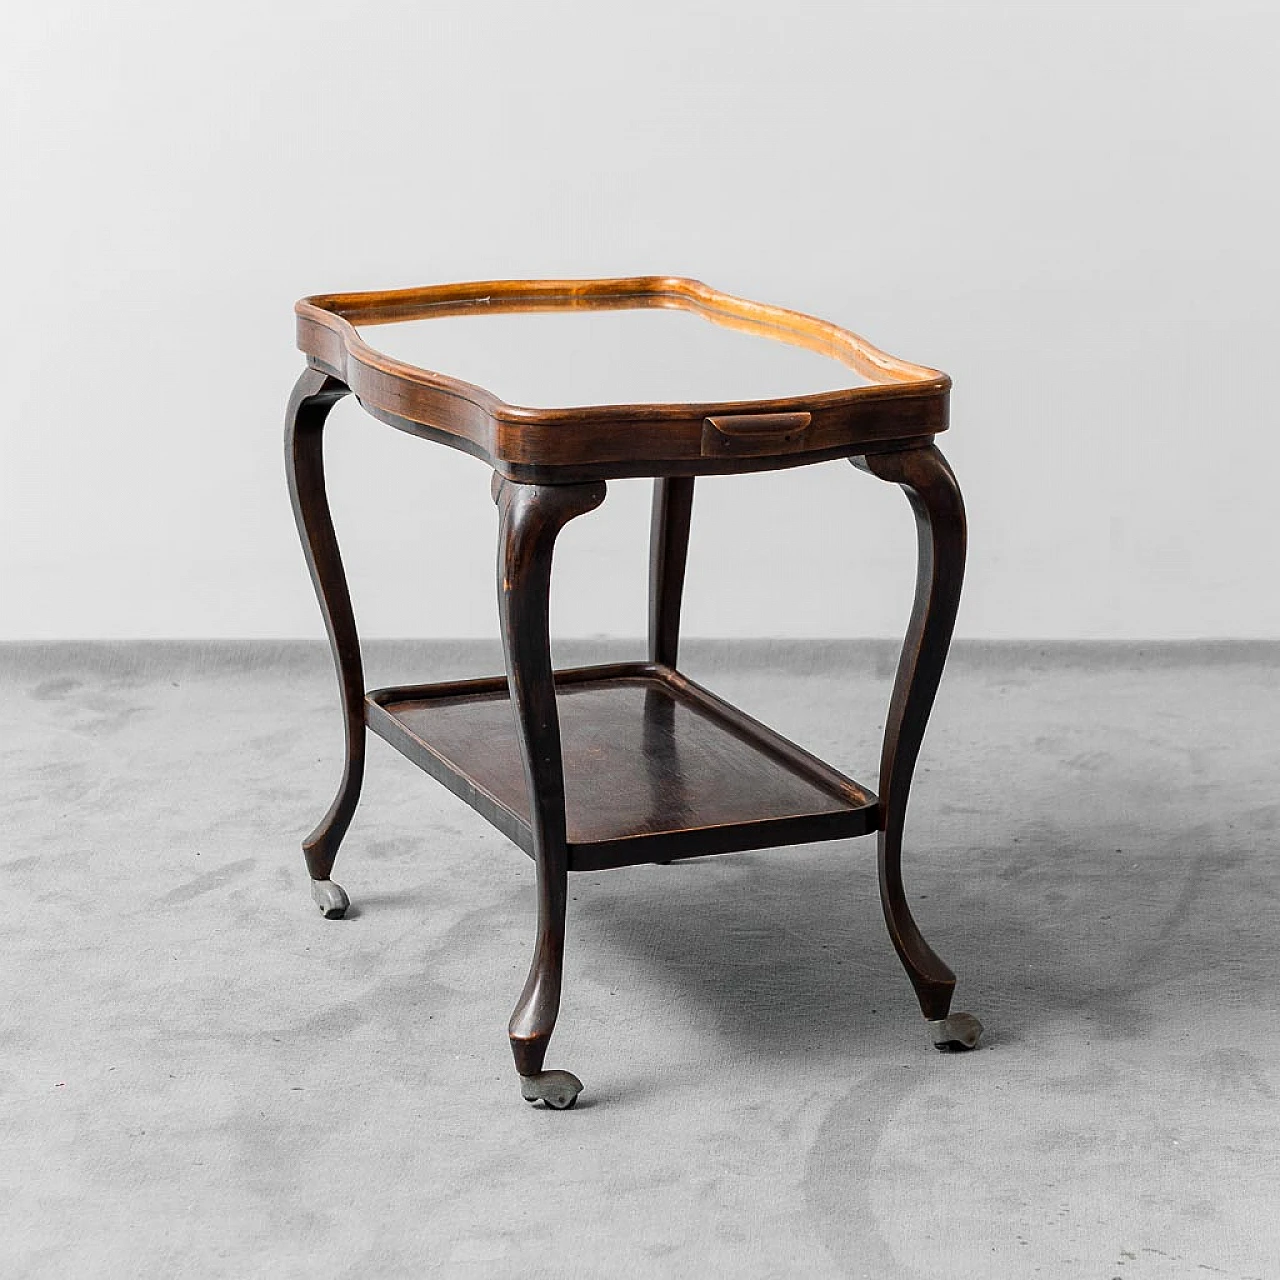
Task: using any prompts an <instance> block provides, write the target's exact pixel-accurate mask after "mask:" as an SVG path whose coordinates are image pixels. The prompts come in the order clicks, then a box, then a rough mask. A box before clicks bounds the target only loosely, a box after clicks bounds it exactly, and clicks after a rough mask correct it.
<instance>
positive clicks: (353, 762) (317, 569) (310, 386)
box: [284, 369, 365, 920]
mask: <svg viewBox="0 0 1280 1280" xmlns="http://www.w3.org/2000/svg"><path fill="white" fill-rule="evenodd" d="M347 394H348V388H347V386H346V384H345V383H342V382H340V381H338V379H337V378H331V377H329V376H328V375H326V374H323V373H321V372H319V371H318V370H316V369H307V370H306V372H304V373H303V375H302V377H300V378H299V379H298V384H297V386H295V387H294V389H293V395H292V396H291V397H290V399H289V411H288V414H287V416H286V419H285V437H284V438H285V465H286V469H287V471H288V475H289V497H290V499H291V500H292V502H293V516H294V519H295V520H296V521H297V525H298V536H299V537H300V538H301V539H302V550H303V553H304V555H305V556H306V558H307V568H308V569H310V570H311V581H312V582H313V583H314V584H315V589H316V597H317V598H318V599H319V601H320V612H321V613H322V614H323V615H324V622H325V628H326V629H327V630H328V632H329V646H330V648H331V649H332V650H333V660H334V664H335V665H336V666H337V669H338V687H339V690H340V692H341V697H342V717H343V722H344V724H345V726H346V739H347V749H346V762H345V764H344V766H343V770H342V782H341V783H340V784H339V786H338V794H337V795H336V796H335V797H334V800H333V803H332V804H331V805H330V806H329V812H328V813H326V814H325V815H324V817H323V818H322V819H321V820H320V825H319V826H318V827H316V829H315V830H314V831H313V832H312V833H311V834H310V835H309V836H308V837H307V838H306V839H305V840H304V841H303V842H302V852H303V854H304V855H305V857H306V860H307V871H308V873H309V874H310V876H311V897H312V899H313V900H314V902H315V904H316V906H318V907H319V908H320V910H321V911H322V912H323V913H324V916H325V918H326V919H329V920H335V919H340V918H341V917H342V916H343V915H344V914H345V913H346V910H347V907H348V906H350V902H349V900H348V898H347V895H346V893H345V892H344V891H343V889H342V886H341V885H337V884H334V882H333V881H332V880H330V878H329V875H330V873H331V872H332V870H333V863H334V859H335V858H336V857H337V856H338V846H339V845H340V844H341V843H342V837H343V836H344V835H346V833H347V827H348V826H349V825H350V822H351V815H352V814H353V813H355V809H356V802H357V800H359V798H360V783H361V781H362V779H363V777H364V734H365V721H364V673H363V671H362V669H361V664H360V638H359V636H358V635H357V633H356V620H355V615H354V614H353V613H352V611H351V595H350V592H349V591H348V590H347V575H346V573H345V572H344V571H343V568H342V557H341V555H340V554H339V552H338V540H337V537H336V535H335V534H334V531H333V518H332V517H331V516H330V514H329V499H328V497H327V496H326V494H325V487H324V447H323V437H324V424H325V419H326V418H328V416H329V410H330V409H332V408H333V406H334V405H335V404H337V402H338V401H339V400H341V399H342V397H343V396H345V395H347Z"/></svg>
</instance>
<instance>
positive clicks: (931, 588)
mask: <svg viewBox="0 0 1280 1280" xmlns="http://www.w3.org/2000/svg"><path fill="white" fill-rule="evenodd" d="M851 461H852V462H853V464H854V465H855V466H856V467H859V468H861V469H862V470H864V471H867V472H870V474H871V475H874V476H878V477H879V478H880V479H881V480H887V481H889V482H890V483H891V484H897V485H901V486H902V489H903V491H904V492H905V493H906V495H907V500H908V501H909V502H910V503H911V509H912V511H914V513H915V517H916V533H917V537H918V540H919V558H918V567H917V572H916V596H915V604H914V606H913V608H912V611H911V623H910V625H909V627H908V628H907V636H906V640H905V641H904V642H903V646H902V658H901V660H900V661H899V663H898V675H897V679H896V680H895V682H894V686H893V698H892V701H891V703H890V706H889V718H888V723H887V724H886V725H885V735H884V751H883V754H882V755H881V758H880V812H881V818H880V832H879V836H878V844H879V855H880V858H879V861H880V901H881V903H882V905H883V907H884V917H885V922H886V923H887V924H888V926H889V936H890V937H891V938H892V939H893V945H894V947H895V948H896V949H897V952H898V956H899V957H900V959H901V960H902V964H903V967H904V968H905V969H906V971H907V976H908V977H909V978H910V979H911V984H912V986H913V987H915V991H916V997H917V998H918V999H919V1001H920V1009H921V1012H922V1013H923V1014H924V1016H925V1018H926V1019H927V1020H928V1023H929V1032H930V1036H931V1038H932V1040H933V1043H934V1045H935V1046H936V1047H937V1048H939V1049H972V1048H973V1047H974V1045H976V1044H977V1043H978V1037H979V1036H980V1035H981V1034H982V1024H981V1023H980V1022H979V1021H978V1020H977V1018H975V1017H973V1016H972V1015H970V1014H967V1013H954V1014H950V1013H949V1011H950V1008H951V997H952V994H953V992H954V991H955V985H956V979H955V974H953V973H952V972H951V970H950V969H949V968H948V967H947V966H946V964H944V963H943V961H942V960H940V959H939V958H938V956H937V955H936V954H935V953H934V951H933V948H932V947H930V946H929V944H928V943H927V942H926V941H925V939H924V936H923V935H922V934H921V932H920V929H919V927H918V926H917V925H916V922H915V920H914V918H913V917H912V915H911V908H910V907H909V906H908V905H907V895H906V890H905V889H904V888H903V884H902V829H903V824H904V822H905V820H906V816H907V797H908V793H909V792H910V790H911V775H912V773H913V772H914V770H915V766H916V758H917V757H918V756H919V754H920V743H921V740H922V739H923V738H924V731H925V726H926V725H927V724H928V721H929V712H930V710H931V709H932V708H933V699H934V695H935V694H936V693H937V690H938V681H939V680H940V679H941V677H942V668H943V664H944V663H945V662H946V660H947V648H948V646H949V645H950V643H951V632H952V629H953V628H954V626H955V620H956V609H957V608H958V606H959V604H960V586H961V583H962V582H963V580H964V555H965V519H964V501H963V499H962V498H961V497H960V489H959V486H958V485H957V484H956V478H955V476H954V475H953V474H952V472H951V468H950V467H949V466H948V465H947V460H946V459H945V458H944V457H943V456H942V454H941V453H940V452H939V451H938V450H937V449H936V448H934V447H933V446H932V445H929V446H927V447H926V448H923V449H908V450H903V451H901V452H897V453H878V454H868V455H867V456H866V457H863V458H854V459H851Z"/></svg>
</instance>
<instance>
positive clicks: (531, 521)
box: [493, 476, 605, 1076]
mask: <svg viewBox="0 0 1280 1280" xmlns="http://www.w3.org/2000/svg"><path fill="white" fill-rule="evenodd" d="M494 479H495V483H494V487H493V491H494V501H495V502H496V503H497V505H498V511H499V515H500V529H499V534H498V619H499V622H500V625H501V629H502V648H503V652H504V653H505V655H506V660H507V688H508V692H509V695H510V710H511V712H513V713H514V715H511V716H508V723H509V724H510V723H512V721H514V729H515V737H516V741H517V743H518V745H519V758H520V764H521V772H522V774H523V777H524V791H525V795H526V797H527V800H528V824H529V833H530V843H531V851H532V854H533V860H534V863H535V864H536V866H537V875H538V921H537V933H536V937H535V942H534V953H533V959H532V961H531V962H530V965H529V976H528V978H527V979H526V980H525V984H524V990H523V991H522V992H521V993H520V998H519V1000H517V1001H516V1007H515V1011H514V1012H513V1013H512V1015H511V1022H510V1026H509V1028H508V1034H509V1036H510V1039H511V1049H512V1053H513V1054H514V1055H515V1060H516V1069H517V1071H519V1073H520V1074H521V1075H522V1076H533V1075H536V1074H537V1073H538V1072H540V1071H541V1070H542V1067H543V1059H544V1058H545V1056H546V1052H547V1044H548V1042H549V1041H550V1039H551V1032H552V1031H553V1030H554V1028H555V1023H556V1015H557V1014H558V1012H559V1009H560V982H561V977H562V974H563V969H564V915H565V901H566V897H567V886H566V880H567V873H568V869H569V850H568V841H567V837H566V824H565V780H564V761H563V757H562V753H561V743H560V718H559V715H558V712H557V707H556V693H555V682H554V679H553V675H552V666H551V633H550V626H549V597H550V590H551V557H552V552H553V551H554V549H555V543H556V538H557V537H558V536H559V533H560V530H561V529H562V528H563V527H564V526H565V525H566V524H567V523H568V522H569V521H570V520H572V519H573V518H574V517H575V516H580V515H584V514H585V513H586V512H588V511H592V510H594V509H595V508H596V507H598V506H599V505H600V503H601V502H603V501H604V495H605V486H604V484H603V483H602V482H600V481H596V482H595V483H594V484H580V485H525V484H511V483H509V482H501V481H498V479H497V477H496V476H495V478H494Z"/></svg>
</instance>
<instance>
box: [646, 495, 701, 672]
mask: <svg viewBox="0 0 1280 1280" xmlns="http://www.w3.org/2000/svg"><path fill="white" fill-rule="evenodd" d="M692 519H693V477H692V476H664V477H662V478H660V479H658V480H655V481H654V482H653V516H652V519H651V521H650V524H649V661H650V662H655V663H659V664H661V665H663V666H668V667H674V666H675V665H676V655H677V653H678V651H679V647H680V606H681V603H682V602H683V599H684V571H685V565H686V563H687V561H688V558H689V528H690V522H691V521H692Z"/></svg>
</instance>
